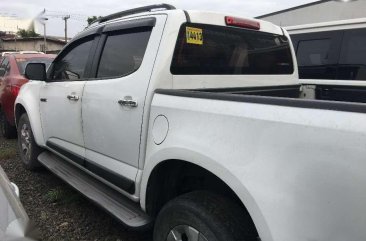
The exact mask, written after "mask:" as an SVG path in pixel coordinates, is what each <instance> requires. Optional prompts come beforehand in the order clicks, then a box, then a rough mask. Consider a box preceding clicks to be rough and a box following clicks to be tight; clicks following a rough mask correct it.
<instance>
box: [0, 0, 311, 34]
mask: <svg viewBox="0 0 366 241" xmlns="http://www.w3.org/2000/svg"><path fill="white" fill-rule="evenodd" d="M164 2H165V3H169V4H172V5H174V6H175V7H177V8H181V9H187V10H188V9H195V10H209V11H219V12H227V13H233V14H238V15H242V16H248V17H256V16H259V15H263V14H267V13H271V12H274V11H279V10H282V9H286V8H290V7H294V6H298V5H301V4H306V3H310V2H315V0H192V1H187V0H186V1H183V0H165V1H164ZM156 3H160V2H159V1H156V0H155V1H151V0H124V1H123V0H102V1H93V0H57V1H56V0H31V1H30V0H12V1H5V0H1V8H0V15H2V16H16V17H18V18H24V17H26V18H30V17H34V16H36V15H37V14H38V13H40V12H41V11H43V9H46V15H47V18H48V19H49V20H48V21H47V23H46V26H47V35H54V36H64V21H63V20H62V16H63V15H66V14H70V15H71V18H70V19H69V21H68V36H69V37H72V36H74V35H75V34H77V33H78V32H80V31H82V30H83V29H84V28H85V26H86V25H87V22H86V18H87V17H88V16H93V15H96V16H104V15H108V14H111V13H114V12H118V11H122V10H125V9H129V8H134V7H140V6H144V5H150V4H156ZM37 31H38V32H39V33H41V34H43V28H40V27H39V28H38V29H37Z"/></svg>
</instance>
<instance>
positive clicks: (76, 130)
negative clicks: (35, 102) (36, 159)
mask: <svg viewBox="0 0 366 241" xmlns="http://www.w3.org/2000/svg"><path fill="white" fill-rule="evenodd" d="M84 85H85V81H63V82H50V83H45V84H44V85H43V86H42V87H41V89H40V95H39V96H40V98H46V99H47V101H46V102H39V106H40V107H39V109H40V114H41V120H42V129H43V136H44V140H45V141H46V142H47V141H52V139H58V144H59V145H60V146H61V147H63V148H65V149H66V150H67V148H66V147H67V146H76V147H75V148H73V149H74V150H80V152H79V153H76V154H78V155H79V156H81V157H84V156H85V150H84V148H83V147H84V138H83V129H82V120H81V103H82V95H83V89H84ZM68 95H76V96H78V97H79V100H77V101H75V100H69V99H68V98H67V96H68ZM77 147H79V148H77ZM80 147H81V148H80Z"/></svg>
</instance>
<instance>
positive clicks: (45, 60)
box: [16, 58, 53, 75]
mask: <svg viewBox="0 0 366 241" xmlns="http://www.w3.org/2000/svg"><path fill="white" fill-rule="evenodd" d="M52 61H53V59H52V58H16V62H17V65H18V68H19V73H20V74H22V75H24V73H25V67H27V64H29V63H44V64H46V69H48V67H49V66H50V64H51V63H52Z"/></svg>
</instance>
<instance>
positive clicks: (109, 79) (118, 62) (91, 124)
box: [82, 15, 166, 194]
mask: <svg viewBox="0 0 366 241" xmlns="http://www.w3.org/2000/svg"><path fill="white" fill-rule="evenodd" d="M165 20H166V16H165V15H161V16H157V15H156V16H154V17H146V18H139V19H136V20H133V19H131V20H128V21H123V22H118V23H113V24H110V25H107V26H106V27H105V28H104V30H103V34H102V40H101V44H100V46H99V49H98V50H97V51H99V53H98V54H96V56H98V58H97V59H96V60H95V62H94V63H93V67H94V69H95V73H94V74H95V79H93V80H89V81H87V83H86V85H85V89H84V94H83V103H82V115H83V129H84V141H85V148H86V153H85V155H86V163H85V165H86V167H87V168H88V169H89V170H90V171H92V172H94V173H96V174H97V175H99V176H101V177H102V178H104V179H106V180H107V181H109V182H110V183H113V184H114V185H115V186H117V187H118V188H120V189H121V190H124V191H127V192H128V193H131V194H132V193H134V181H135V178H136V174H137V170H138V160H139V150H140V134H141V128H142V124H143V123H142V119H143V112H144V102H145V96H146V92H147V88H148V85H149V80H150V76H151V73H152V70H153V65H154V60H155V57H156V54H157V51H158V48H159V43H160V39H161V35H162V32H163V27H164V24H165ZM122 177H123V178H122Z"/></svg>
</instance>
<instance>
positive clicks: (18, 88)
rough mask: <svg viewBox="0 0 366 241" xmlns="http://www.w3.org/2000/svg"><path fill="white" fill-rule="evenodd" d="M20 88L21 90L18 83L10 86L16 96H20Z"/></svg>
mask: <svg viewBox="0 0 366 241" xmlns="http://www.w3.org/2000/svg"><path fill="white" fill-rule="evenodd" d="M19 90H20V86H17V85H11V86H10V92H11V94H12V95H13V96H15V97H16V96H18V94H19Z"/></svg>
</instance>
